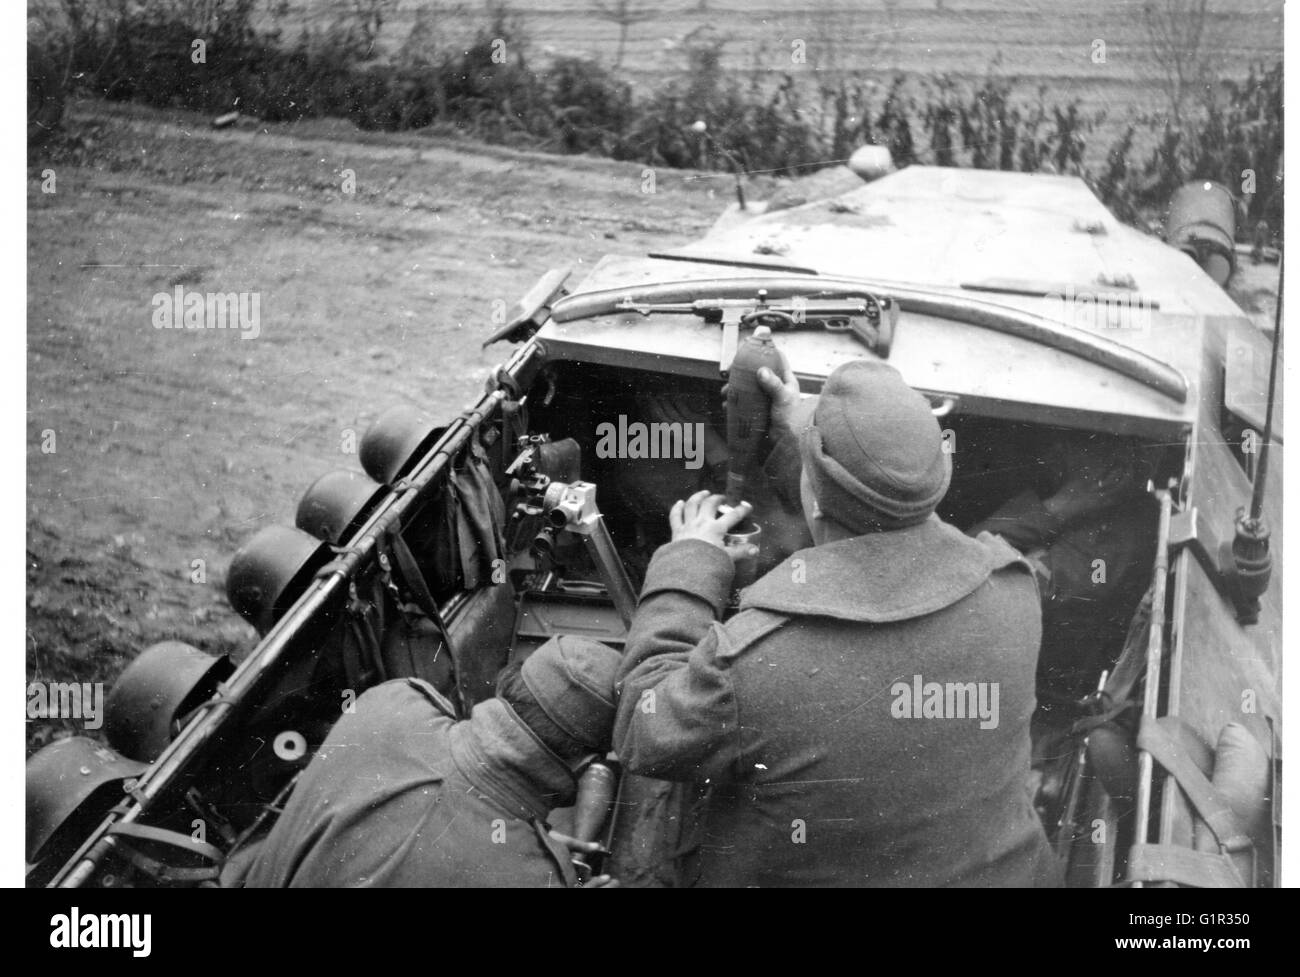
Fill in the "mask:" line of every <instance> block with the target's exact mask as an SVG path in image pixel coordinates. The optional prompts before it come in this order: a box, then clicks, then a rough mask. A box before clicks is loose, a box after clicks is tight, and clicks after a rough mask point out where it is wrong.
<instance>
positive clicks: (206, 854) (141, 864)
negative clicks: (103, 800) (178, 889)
mask: <svg viewBox="0 0 1300 977" xmlns="http://www.w3.org/2000/svg"><path fill="white" fill-rule="evenodd" d="M108 833H109V834H111V835H115V836H117V837H119V838H124V839H129V840H131V841H144V842H149V843H151V844H159V845H166V846H168V847H170V848H178V849H180V850H182V851H184V852H187V853H188V854H190V855H193V856H197V857H199V858H202V859H204V860H206V861H208V862H209V863H210V864H208V865H195V866H176V865H169V864H167V863H166V862H164V861H162V860H161V859H158V858H150V857H149V856H148V855H145V854H144V853H142V852H140V851H138V850H136V849H135V848H133V847H131V846H130V845H129V844H128V845H124V846H123V847H122V853H123V855H125V857H126V860H127V861H129V862H130V863H131V864H132V865H134V866H135V867H136V868H138V869H139V870H140V871H142V872H144V873H145V874H146V875H148V876H150V877H151V878H153V879H155V880H157V881H159V882H206V881H208V880H213V879H216V878H217V877H218V876H219V875H220V872H221V865H222V863H223V862H224V861H225V856H224V855H223V854H222V853H221V849H219V848H217V847H216V846H215V845H210V844H208V843H207V842H206V841H197V840H195V839H194V838H191V837H190V836H189V835H186V834H181V833H180V832H179V831H170V830H168V829H166V828H155V827H152V826H151V825H147V824H137V823H136V822H134V821H127V822H121V821H119V822H118V823H117V824H114V825H113V826H112V827H111V828H109V829H108Z"/></svg>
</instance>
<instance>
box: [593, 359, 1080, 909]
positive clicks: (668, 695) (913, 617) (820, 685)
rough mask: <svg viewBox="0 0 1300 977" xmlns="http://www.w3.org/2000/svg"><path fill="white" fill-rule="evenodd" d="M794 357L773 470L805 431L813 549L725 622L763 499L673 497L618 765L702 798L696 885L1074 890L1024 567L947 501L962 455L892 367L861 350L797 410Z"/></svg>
mask: <svg viewBox="0 0 1300 977" xmlns="http://www.w3.org/2000/svg"><path fill="white" fill-rule="evenodd" d="M783 369H784V374H785V375H784V376H783V377H776V376H775V375H773V374H772V373H771V371H766V370H765V371H760V374H759V379H760V382H761V383H763V385H764V387H765V388H766V389H767V391H768V393H769V394H770V395H771V396H772V399H773V406H772V423H773V432H774V436H775V438H776V447H775V449H774V451H773V455H772V458H771V459H769V463H768V466H767V467H768V470H769V472H771V471H772V469H773V467H774V462H775V463H776V464H778V465H779V464H780V460H781V459H782V458H785V459H792V458H793V457H794V454H793V446H794V445H797V448H798V455H799V457H801V459H802V473H801V477H800V489H801V497H802V504H803V509H804V515H805V518H806V519H807V522H808V524H809V528H810V530H811V532H812V537H813V540H814V544H815V545H814V546H813V547H811V548H808V549H803V550H800V551H798V552H796V553H795V554H794V555H793V556H791V557H789V558H788V559H787V560H785V561H784V562H783V563H781V564H780V565H778V566H777V567H776V568H775V569H774V570H772V571H771V572H769V573H768V574H767V575H765V576H764V577H763V578H762V579H760V580H759V581H758V582H757V583H755V584H754V585H753V586H751V587H749V588H747V589H746V590H745V591H743V592H742V595H741V601H740V613H738V614H737V615H736V616H735V617H733V618H732V619H731V620H730V621H728V622H727V623H726V624H725V625H723V624H720V623H719V617H720V614H721V612H722V610H723V608H724V606H725V605H726V603H727V600H728V591H729V588H730V586H731V582H732V576H733V565H732V559H733V555H734V554H731V553H729V551H728V549H727V548H726V545H725V542H724V536H725V534H726V533H727V532H728V530H729V529H731V528H732V527H733V526H735V525H736V524H737V523H739V522H740V521H741V520H742V519H743V518H744V517H745V516H746V515H747V514H748V509H747V507H745V506H740V507H739V508H738V509H736V510H735V511H733V512H730V513H728V514H726V515H722V516H720V515H719V514H718V504H719V502H720V500H721V496H710V495H708V494H707V493H704V492H699V493H696V494H695V495H693V496H691V497H690V498H689V499H687V500H685V501H679V502H678V503H677V504H676V505H675V506H674V507H673V509H672V512H671V513H670V516H669V521H670V523H671V527H672V536H673V538H672V541H671V542H669V543H667V544H665V545H664V546H662V547H661V548H660V549H659V550H658V551H657V552H656V554H655V556H654V558H653V559H652V561H651V563H650V567H649V570H648V572H647V575H646V580H645V585H644V588H643V590H642V595H641V603H640V607H639V609H638V611H637V614H636V617H635V619H634V620H633V623H632V628H631V633H630V634H629V638H628V645H627V649H626V651H625V654H624V659H623V663H622V665H621V667H620V669H619V689H620V695H621V699H620V701H619V708H618V717H617V720H616V723H615V731H614V746H615V749H616V750H617V752H618V754H619V757H620V760H621V761H622V762H623V764H624V766H625V768H626V769H628V770H631V771H633V772H636V773H639V774H643V775H646V776H651V777H659V778H663V779H667V780H677V781H691V782H694V783H696V784H698V785H701V786H702V787H703V788H706V789H707V790H708V797H707V801H706V803H705V806H704V814H703V816H702V817H701V819H700V823H699V825H698V827H697V830H696V837H695V838H693V839H691V840H690V841H689V842H688V843H687V845H686V846H685V848H686V850H687V851H688V854H687V856H686V857H685V859H684V862H683V865H682V881H683V883H684V884H687V885H790V884H795V885H873V886H888V885H914V886H938V885H966V886H1028V885H1053V884H1059V883H1060V869H1059V866H1058V865H1057V863H1056V861H1055V858H1054V856H1053V855H1052V853H1051V851H1050V849H1049V848H1048V845H1047V839H1046V836H1045V835H1044V832H1043V829H1042V826H1041V824H1040V823H1039V821H1038V818H1037V816H1036V814H1035V812H1034V809H1033V806H1032V803H1031V799H1030V796H1029V793H1028V787H1027V781H1028V778H1029V756H1030V737H1029V722H1030V717H1031V715H1032V714H1033V711H1034V701H1035V700H1034V666H1035V658H1036V654H1037V650H1038V642H1039V634H1040V623H1039V605H1038V598H1037V593H1036V589H1035V584H1034V578H1033V575H1032V572H1031V571H1030V568H1029V567H1028V566H1027V565H1026V563H1025V562H1024V560H1023V559H1022V558H1021V556H1020V555H1019V554H1018V553H1017V552H1015V551H1014V550H1013V549H1011V547H1009V546H1008V545H1006V544H1005V543H1003V542H1002V541H1001V540H1000V539H997V538H995V537H993V536H990V535H987V534H986V535H984V536H981V537H980V538H979V539H972V538H969V537H967V536H965V535H963V534H962V533H961V532H959V531H958V530H957V529H955V528H953V527H951V526H949V525H947V524H946V523H944V522H942V521H941V520H940V519H939V518H938V517H937V516H936V515H934V509H935V506H936V505H937V504H938V502H939V501H940V499H942V497H943V495H944V493H945V491H946V490H947V487H948V483H949V480H950V477H951V462H950V460H949V456H948V454H947V453H945V452H944V451H943V449H942V443H941V436H940V431H939V427H938V424H937V423H936V421H935V419H934V417H933V415H932V414H931V412H930V409H929V405H928V404H927V402H926V400H925V398H923V397H922V396H920V395H919V394H918V393H916V392H915V391H913V390H912V389H910V388H909V387H908V386H907V385H906V384H905V383H904V382H903V380H902V378H901V377H900V376H899V374H898V373H897V371H895V370H893V369H892V368H890V367H888V366H886V365H884V364H881V363H877V362H868V361H865V360H861V361H855V362H851V363H848V364H845V365H844V366H842V367H840V368H839V369H837V370H836V371H835V372H834V373H832V374H831V376H830V377H829V378H828V379H827V381H826V385H825V388H824V390H823V392H822V395H821V397H820V400H819V401H818V402H817V404H816V410H815V413H814V414H813V415H812V417H811V419H810V420H802V419H799V420H796V415H798V416H799V418H803V417H804V416H806V414H805V413H804V412H803V411H802V409H801V407H800V404H799V393H798V389H799V388H798V384H797V381H796V380H795V379H794V377H793V375H792V374H791V373H790V371H789V369H788V367H783ZM788 467H789V468H790V469H791V470H790V471H789V472H788V473H787V475H788V477H790V478H793V477H794V476H795V475H796V474H798V473H799V467H798V466H797V465H794V464H789V463H788Z"/></svg>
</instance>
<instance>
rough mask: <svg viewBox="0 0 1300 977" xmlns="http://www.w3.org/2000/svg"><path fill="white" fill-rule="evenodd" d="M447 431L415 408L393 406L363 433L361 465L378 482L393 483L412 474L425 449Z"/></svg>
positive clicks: (400, 405)
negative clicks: (411, 471)
mask: <svg viewBox="0 0 1300 977" xmlns="http://www.w3.org/2000/svg"><path fill="white" fill-rule="evenodd" d="M445 430H446V428H445V427H439V426H437V425H436V424H434V422H433V421H432V420H430V419H429V417H428V415H426V414H424V413H423V412H422V411H419V410H417V409H416V408H414V407H408V406H406V405H402V404H399V405H398V406H396V407H391V408H389V409H388V410H386V411H384V412H383V413H382V414H380V415H379V418H378V420H376V421H375V423H373V424H371V425H370V428H369V429H368V430H367V431H366V433H365V434H364V435H362V438H361V467H362V468H364V469H365V470H366V474H368V475H369V476H370V477H371V478H373V479H374V480H375V481H377V482H385V483H387V484H390V485H391V484H392V483H393V482H396V481H397V480H398V479H400V478H401V477H402V476H404V475H407V474H409V473H410V468H411V466H412V465H414V464H415V462H416V461H417V460H418V459H419V457H420V453H421V450H422V449H427V448H428V446H429V445H431V444H433V442H434V441H436V440H437V439H438V437H439V436H440V435H441V434H442V432H443V431H445Z"/></svg>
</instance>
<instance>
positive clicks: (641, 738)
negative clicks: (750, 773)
mask: <svg viewBox="0 0 1300 977" xmlns="http://www.w3.org/2000/svg"><path fill="white" fill-rule="evenodd" d="M733 573H734V570H733V566H732V562H731V558H730V557H729V556H728V555H727V553H726V552H725V551H723V550H722V549H720V548H719V547H717V546H713V545H711V544H709V543H706V542H704V541H703V540H699V539H682V540H678V541H675V542H672V543H668V544H667V545H665V546H662V547H660V548H659V550H658V552H656V553H655V556H654V559H653V560H652V561H651V562H650V567H649V569H648V571H647V572H646V581H645V586H644V588H643V589H642V592H641V602H640V605H639V607H638V609H637V613H636V617H635V619H634V620H633V622H632V628H631V631H630V632H629V634H628V642H627V647H626V649H625V650H624V655H623V664H622V666H621V667H620V669H619V682H618V685H619V690H620V699H619V707H618V715H617V718H616V720H615V724H614V749H615V751H616V752H617V753H618V757H619V760H620V762H622V763H623V764H624V766H625V767H627V768H628V769H629V770H631V771H633V772H634V773H638V774H641V775H643V776H648V777H658V778H660V779H663V780H677V781H703V780H710V779H711V780H715V781H716V780H718V779H721V778H723V777H724V776H725V775H726V773H727V771H728V769H729V768H730V766H731V765H732V763H733V762H734V761H735V758H736V751H737V744H738V735H737V734H738V725H739V724H738V722H737V717H736V700H735V694H734V691H733V688H732V681H731V676H730V674H729V670H728V667H727V666H728V659H727V657H726V655H725V652H726V650H727V639H726V634H725V632H724V631H723V630H722V627H721V625H720V624H718V623H717V622H718V619H719V617H720V616H721V613H722V608H723V606H724V605H725V603H726V600H727V596H728V592H729V591H730V588H731V581H732V576H733Z"/></svg>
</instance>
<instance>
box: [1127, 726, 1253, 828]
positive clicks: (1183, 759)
mask: <svg viewBox="0 0 1300 977" xmlns="http://www.w3.org/2000/svg"><path fill="white" fill-rule="evenodd" d="M1165 718H1166V720H1168V719H1173V718H1174V717H1165ZM1175 722H1176V723H1178V726H1184V727H1185V724H1182V723H1181V722H1178V721H1177V720H1176V719H1175ZM1170 728H1176V727H1174V726H1173V724H1171V723H1169V722H1167V721H1152V719H1151V717H1149V716H1143V717H1142V722H1141V724H1140V726H1139V727H1138V747H1139V749H1143V750H1146V751H1147V752H1148V753H1150V754H1151V757H1152V759H1154V760H1155V761H1156V762H1157V763H1159V764H1160V766H1162V767H1164V768H1165V770H1167V771H1168V772H1169V773H1170V775H1171V776H1172V777H1173V778H1174V780H1175V781H1177V783H1178V786H1179V787H1181V788H1182V790H1183V793H1184V794H1186V795H1187V799H1188V800H1189V801H1191V804H1192V807H1194V808H1195V809H1196V813H1197V814H1199V815H1200V816H1201V819H1202V820H1203V821H1204V822H1205V823H1206V825H1207V826H1208V827H1209V829H1210V830H1211V831H1212V832H1213V833H1214V837H1215V839H1216V840H1217V841H1218V842H1219V848H1220V849H1221V850H1222V851H1225V852H1235V851H1245V850H1246V849H1248V848H1250V847H1251V844H1252V842H1251V839H1250V836H1249V835H1247V834H1246V832H1245V831H1243V830H1242V829H1241V826H1240V825H1239V824H1238V822H1237V818H1236V815H1234V814H1233V813H1232V808H1231V807H1229V805H1228V802H1227V801H1226V800H1224V798H1223V795H1222V794H1221V793H1219V790H1218V788H1217V787H1215V786H1214V785H1213V784H1212V783H1210V781H1209V779H1208V778H1207V777H1206V775H1205V773H1204V772H1203V771H1202V765H1203V764H1205V763H1206V760H1207V757H1205V756H1197V755H1196V748H1195V747H1193V746H1192V745H1191V743H1189V739H1190V738H1189V737H1188V736H1187V735H1185V734H1184V735H1177V736H1175V735H1170V732H1169V730H1170ZM1187 732H1189V733H1190V732H1191V731H1190V730H1188V731H1187ZM1194 742H1197V743H1199V740H1194ZM1201 745H1202V746H1203V745H1204V744H1201ZM1212 757H1213V755H1212V754H1210V755H1209V757H1208V759H1209V762H1210V763H1212V762H1213V759H1212Z"/></svg>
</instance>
